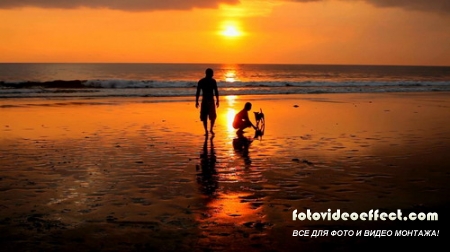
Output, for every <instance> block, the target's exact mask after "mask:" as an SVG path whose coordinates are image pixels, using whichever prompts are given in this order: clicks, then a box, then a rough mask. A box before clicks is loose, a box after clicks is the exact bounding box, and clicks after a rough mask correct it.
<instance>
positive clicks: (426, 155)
mask: <svg viewBox="0 0 450 252" xmlns="http://www.w3.org/2000/svg"><path fill="white" fill-rule="evenodd" d="M449 98H450V94H448V93H399V94H394V93H393V94H390V93H388V94H318V95H273V96H239V97H236V96H230V97H221V104H220V107H219V108H218V110H217V112H218V119H217V121H216V126H215V135H214V136H212V135H211V134H210V135H209V136H207V137H205V136H204V135H203V128H202V125H201V122H200V121H199V111H198V110H197V109H196V108H195V106H194V97H189V98H105V99H78V100H74V99H67V100H64V99H58V100H45V99H4V100H0V132H1V133H0V232H1V238H0V248H1V251H302V250H303V251H308V250H330V249H332V250H342V251H346V250H351V249H361V248H369V247H368V246H373V245H377V244H381V243H385V242H386V243H387V242H390V243H399V244H402V246H406V245H411V244H414V245H420V244H426V245H427V246H428V248H433V246H437V245H435V244H436V242H437V241H438V240H439V239H442V238H443V237H448V231H449V228H448V227H447V226H445V225H444V223H445V221H446V220H448V216H445V215H447V214H448V210H449V209H450V208H449V206H450V200H449V195H450V183H449V182H450V180H449V178H450V170H449V169H450V155H449V153H448V151H449V150H450V127H449V125H450V109H449V108H450V99H449ZM246 101H250V102H252V103H253V109H252V111H259V108H262V110H263V112H264V114H265V118H266V131H265V135H264V136H263V137H262V139H252V136H253V133H254V131H253V130H250V129H249V130H247V132H246V135H245V136H246V137H248V138H246V139H248V140H245V139H244V140H242V139H241V140H242V141H243V142H240V143H243V145H244V146H245V144H248V148H245V147H244V148H243V149H235V148H234V146H233V139H235V138H236V135H235V133H234V129H232V128H231V121H232V120H233V117H234V114H235V113H237V112H238V111H239V110H240V109H242V107H243V106H244V103H245V102H246ZM252 119H253V117H252ZM252 140H253V141H252ZM235 141H236V140H235ZM235 143H236V142H235ZM296 209H297V211H298V213H299V212H305V213H306V212H307V210H308V209H310V210H311V211H312V212H327V211H328V209H330V212H331V213H334V212H336V210H337V209H339V210H340V211H341V212H345V211H346V212H349V213H352V212H356V213H361V212H369V211H370V210H371V209H373V210H376V209H378V210H379V211H380V212H381V211H385V212H387V213H390V212H397V211H398V209H400V210H401V211H402V213H403V214H404V216H407V214H408V213H410V212H416V213H420V212H424V213H428V212H436V213H438V214H439V220H438V221H434V222H426V221H399V220H396V221H389V220H388V221H380V220H378V221H362V220H357V221H351V220H348V221H342V220H340V221H323V220H320V221H314V220H304V221H299V220H297V221H293V220H292V215H293V211H294V210H296ZM294 230H302V232H305V230H309V231H308V232H309V234H310V235H311V234H312V233H313V232H317V231H318V230H327V231H328V235H327V236H319V237H314V238H312V237H310V236H306V237H293V236H292V234H293V232H294ZM350 230H351V231H352V232H355V235H352V236H350V235H348V233H347V235H341V236H331V232H332V231H340V232H344V231H345V232H349V231H350ZM366 230H385V231H392V232H393V234H392V235H391V236H390V237H377V238H375V237H373V236H369V237H368V236H364V232H365V231H366ZM397 230H400V231H402V230H427V231H432V232H433V231H434V232H436V234H437V236H422V235H418V233H416V234H415V235H412V237H409V238H408V237H398V236H395V235H394V234H395V232H396V231H397ZM358 231H362V235H360V236H357V235H356V233H357V232H358ZM432 232H430V233H428V234H432ZM322 234H323V233H322ZM341 234H343V233H341Z"/></svg>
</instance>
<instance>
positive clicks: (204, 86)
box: [195, 68, 219, 135]
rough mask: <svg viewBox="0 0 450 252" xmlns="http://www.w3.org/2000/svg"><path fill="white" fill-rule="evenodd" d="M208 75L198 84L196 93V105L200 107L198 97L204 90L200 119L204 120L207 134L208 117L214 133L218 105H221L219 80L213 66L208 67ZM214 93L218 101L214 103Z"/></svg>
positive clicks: (206, 72) (211, 130)
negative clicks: (215, 77)
mask: <svg viewBox="0 0 450 252" xmlns="http://www.w3.org/2000/svg"><path fill="white" fill-rule="evenodd" d="M205 74H206V76H205V77H204V78H203V79H201V80H200V81H199V82H198V84H197V93H196V94H195V107H196V108H198V105H199V104H198V98H199V96H200V91H201V92H202V105H201V108H200V120H201V121H202V122H203V128H204V129H205V135H207V134H208V118H209V121H210V124H211V125H210V132H211V133H212V134H214V131H213V127H214V122H215V121H216V117H217V115H216V106H217V107H219V91H218V89H217V82H216V80H215V79H214V78H213V76H214V72H213V70H212V69H211V68H208V69H206V71H205ZM214 95H215V96H216V102H215V104H214Z"/></svg>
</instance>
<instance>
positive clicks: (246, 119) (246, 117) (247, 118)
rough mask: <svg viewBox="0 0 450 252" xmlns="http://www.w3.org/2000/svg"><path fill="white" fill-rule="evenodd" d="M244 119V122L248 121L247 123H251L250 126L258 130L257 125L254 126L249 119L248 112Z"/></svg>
mask: <svg viewBox="0 0 450 252" xmlns="http://www.w3.org/2000/svg"><path fill="white" fill-rule="evenodd" d="M243 119H244V121H246V122H248V123H250V125H251V126H252V128H253V129H255V130H256V126H255V125H253V123H252V121H250V118H249V117H248V112H247V113H245V115H244V118H243Z"/></svg>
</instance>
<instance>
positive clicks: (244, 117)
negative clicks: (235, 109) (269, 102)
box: [233, 102, 256, 132]
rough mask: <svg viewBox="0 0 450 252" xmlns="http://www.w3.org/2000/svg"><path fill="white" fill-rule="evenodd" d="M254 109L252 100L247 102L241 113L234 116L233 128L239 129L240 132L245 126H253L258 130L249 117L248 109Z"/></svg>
mask: <svg viewBox="0 0 450 252" xmlns="http://www.w3.org/2000/svg"><path fill="white" fill-rule="evenodd" d="M251 109H252V104H251V103H250V102H247V103H245V106H244V109H242V110H241V111H239V113H237V114H236V116H234V121H233V128H235V129H237V130H238V132H242V131H243V130H244V129H245V128H249V127H252V128H254V129H255V130H256V127H255V125H253V123H252V122H251V121H250V119H249V118H248V111H250V110H251Z"/></svg>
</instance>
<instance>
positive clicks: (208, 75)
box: [205, 68, 214, 77]
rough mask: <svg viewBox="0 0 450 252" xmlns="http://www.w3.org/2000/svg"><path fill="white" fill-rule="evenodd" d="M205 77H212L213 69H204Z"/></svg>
mask: <svg viewBox="0 0 450 252" xmlns="http://www.w3.org/2000/svg"><path fill="white" fill-rule="evenodd" d="M205 74H206V77H213V75H214V71H213V70H212V69H211V68H208V69H206V71H205Z"/></svg>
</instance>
